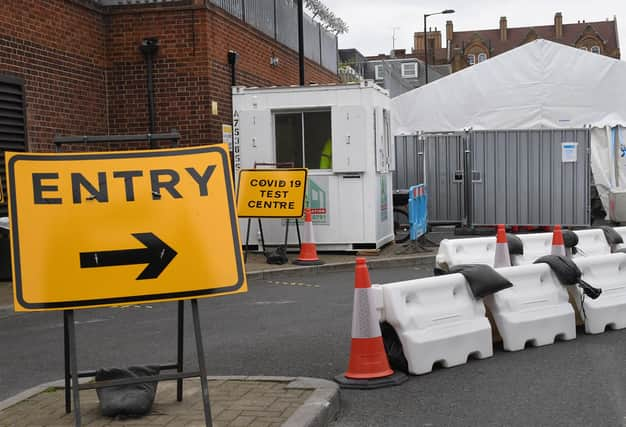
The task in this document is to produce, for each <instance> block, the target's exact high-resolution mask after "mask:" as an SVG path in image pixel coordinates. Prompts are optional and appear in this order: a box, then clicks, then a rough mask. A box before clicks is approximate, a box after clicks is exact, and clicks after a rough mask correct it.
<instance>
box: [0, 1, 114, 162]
mask: <svg viewBox="0 0 626 427" xmlns="http://www.w3.org/2000/svg"><path fill="white" fill-rule="evenodd" d="M103 36H104V20H103V16H102V15H101V14H100V13H98V12H97V11H95V10H93V9H92V8H89V7H85V6H82V5H80V4H79V3H77V2H71V1H59V0H1V1H0V74H9V75H13V76H17V77H20V78H22V79H23V80H24V90H25V94H26V102H27V110H26V114H27V116H26V118H27V123H28V141H29V148H30V150H32V151H50V150H52V149H53V144H52V138H53V137H54V135H55V134H103V133H106V132H107V127H106V103H105V102H104V100H105V98H106V90H105V84H104V81H105V78H106V76H105V72H104V54H105V49H104V37H103Z"/></svg>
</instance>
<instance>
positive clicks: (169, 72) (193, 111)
mask: <svg viewBox="0 0 626 427" xmlns="http://www.w3.org/2000/svg"><path fill="white" fill-rule="evenodd" d="M118 3H127V2H126V1H119V0H118V1H108V0H2V1H1V2H0V149H2V150H5V149H19V147H20V145H21V146H22V147H23V146H24V144H25V145H26V148H27V149H28V150H31V151H52V150H53V149H54V144H53V137H54V136H55V135H92V134H135V133H137V134H139V133H147V132H148V122H149V120H148V101H147V83H146V81H147V80H146V67H147V66H146V61H145V59H144V56H143V55H142V53H141V52H140V51H139V46H140V45H141V44H142V41H143V40H144V39H146V38H149V37H154V38H157V39H158V44H159V47H158V52H157V53H156V56H155V59H154V72H153V76H154V79H153V81H154V99H155V116H156V121H155V128H154V132H168V131H169V130H170V129H172V128H176V129H177V130H178V131H179V132H180V134H181V141H180V142H181V145H195V144H206V143H214V142H220V141H221V138H222V133H221V125H222V124H223V123H230V122H231V121H232V117H231V114H232V113H231V95H230V93H231V89H230V85H231V75H230V66H229V64H228V51H229V50H234V51H236V52H238V54H239V56H238V60H237V63H236V70H237V72H236V77H237V83H238V84H241V85H249V86H265V85H290V84H298V81H299V79H298V55H297V52H295V51H294V50H292V49H290V48H288V47H286V46H285V45H283V44H281V43H279V42H277V41H276V40H275V39H274V38H272V37H270V36H268V35H266V34H265V33H263V32H261V31H259V30H257V29H255V28H254V27H252V26H250V25H248V24H246V23H245V22H243V21H242V20H241V19H239V18H237V17H235V16H233V15H231V14H229V13H227V12H226V11H224V10H223V9H220V8H218V7H217V6H215V5H213V4H212V3H210V2H209V1H208V0H159V1H155V0H150V1H148V2H142V3H147V4H122V5H113V6H107V5H109V4H118ZM128 3H135V2H128ZM271 58H274V59H275V60H274V63H273V64H271V63H270V62H271V61H270V59H271ZM305 76H306V81H307V82H309V81H314V82H317V83H331V82H336V81H337V75H336V71H331V70H329V69H326V68H324V67H322V66H320V65H319V64H318V63H316V62H313V61H311V60H308V59H307V61H306V65H305ZM22 105H24V107H25V108H24V110H23V111H20V110H22ZM122 148H123V147H122Z"/></svg>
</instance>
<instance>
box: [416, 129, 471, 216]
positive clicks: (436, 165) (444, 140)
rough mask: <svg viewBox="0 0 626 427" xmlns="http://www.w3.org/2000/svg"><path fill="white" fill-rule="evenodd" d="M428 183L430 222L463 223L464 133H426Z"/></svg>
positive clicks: (425, 160) (425, 158) (426, 182)
mask: <svg viewBox="0 0 626 427" xmlns="http://www.w3.org/2000/svg"><path fill="white" fill-rule="evenodd" d="M423 138H424V164H425V177H424V178H425V179H424V181H425V184H426V191H427V194H428V221H429V222H430V223H461V222H462V221H463V218H464V214H463V212H464V199H465V195H464V186H463V183H464V178H465V176H464V175H465V174H464V163H465V162H464V150H463V144H464V135H463V134H426V135H424V136H423Z"/></svg>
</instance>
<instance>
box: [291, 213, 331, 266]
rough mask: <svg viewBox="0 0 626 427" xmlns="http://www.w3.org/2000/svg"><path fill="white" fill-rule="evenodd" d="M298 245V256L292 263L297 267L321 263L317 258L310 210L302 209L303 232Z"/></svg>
mask: <svg viewBox="0 0 626 427" xmlns="http://www.w3.org/2000/svg"><path fill="white" fill-rule="evenodd" d="M302 237H303V238H302V244H301V245H300V255H298V258H296V259H295V260H294V261H293V263H294V264H297V265H321V264H324V262H323V261H321V260H320V259H319V257H318V256H317V247H316V245H315V237H314V236H313V220H312V219H311V209H310V208H304V232H303V236H302Z"/></svg>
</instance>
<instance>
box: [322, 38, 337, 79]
mask: <svg viewBox="0 0 626 427" xmlns="http://www.w3.org/2000/svg"><path fill="white" fill-rule="evenodd" d="M321 37H322V43H321V47H322V53H321V56H322V66H323V67H325V68H327V69H328V70H330V71H333V72H335V73H336V72H337V37H336V36H335V35H334V34H332V33H329V32H328V31H324V30H322V31H321Z"/></svg>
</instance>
